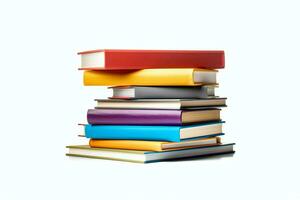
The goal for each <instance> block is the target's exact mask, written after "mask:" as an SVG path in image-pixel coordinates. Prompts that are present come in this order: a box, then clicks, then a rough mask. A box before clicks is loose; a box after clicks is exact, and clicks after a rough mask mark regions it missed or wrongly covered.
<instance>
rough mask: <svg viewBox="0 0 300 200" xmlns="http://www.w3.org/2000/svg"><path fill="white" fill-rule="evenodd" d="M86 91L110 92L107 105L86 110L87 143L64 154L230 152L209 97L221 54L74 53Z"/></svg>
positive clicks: (114, 156) (216, 103)
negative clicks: (106, 89)
mask: <svg viewBox="0 0 300 200" xmlns="http://www.w3.org/2000/svg"><path fill="white" fill-rule="evenodd" d="M79 55H80V56H81V68H80V69H82V70H84V75H83V81H84V85H85V86H110V89H112V90H113V95H112V97H110V98H109V99H96V102H97V105H96V107H95V108H94V109H89V110H88V111H87V122H88V124H84V136H85V137H86V138H88V139H89V144H88V145H74V146H67V148H68V149H69V152H68V153H67V155H68V156H79V157H88V158H100V159H111V160H122V161H132V162H142V163H148V162H155V161H163V160H172V159H178V158H187V157H196V156H208V155H215V154H224V153H233V152H234V150H233V145H234V143H225V144H224V143H222V142H221V136H223V135H224V133H223V131H222V126H223V123H224V121H222V119H221V117H220V112H221V108H222V107H224V106H226V98H220V97H218V96H216V95H215V88H216V87H218V83H217V78H216V76H217V73H218V71H217V69H221V68H224V65H225V64H224V63H225V59H224V51H199V50H197V51H195V50H94V51H85V52H80V53H79Z"/></svg>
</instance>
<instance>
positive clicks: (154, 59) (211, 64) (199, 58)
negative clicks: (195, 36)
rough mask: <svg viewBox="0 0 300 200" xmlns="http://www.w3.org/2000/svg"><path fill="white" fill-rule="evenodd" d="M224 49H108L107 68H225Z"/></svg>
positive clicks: (106, 54) (106, 55) (106, 56)
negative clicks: (186, 50) (156, 50)
mask: <svg viewBox="0 0 300 200" xmlns="http://www.w3.org/2000/svg"><path fill="white" fill-rule="evenodd" d="M224 65H225V59H224V51H202V52H180V51H177V52H155V51H154V52H150V51H144V52H130V51H122V52H118V51H106V52H105V68H106V69H148V68H179V67H181V66H183V67H184V68H204V69H221V68H224Z"/></svg>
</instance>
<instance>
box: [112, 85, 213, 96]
mask: <svg viewBox="0 0 300 200" xmlns="http://www.w3.org/2000/svg"><path fill="white" fill-rule="evenodd" d="M215 87H216V85H205V86H185V87H182V86H177V87H176V86H171V87H168V86H147V87H143V86H127V87H126V86H119V87H112V90H113V96H112V97H111V98H113V99H193V98H216V96H215Z"/></svg>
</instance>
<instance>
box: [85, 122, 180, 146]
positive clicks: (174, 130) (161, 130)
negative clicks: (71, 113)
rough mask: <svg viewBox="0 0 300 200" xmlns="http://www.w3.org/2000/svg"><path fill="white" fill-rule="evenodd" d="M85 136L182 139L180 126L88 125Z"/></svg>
mask: <svg viewBox="0 0 300 200" xmlns="http://www.w3.org/2000/svg"><path fill="white" fill-rule="evenodd" d="M85 136H86V137H87V138H91V139H120V140H155V141H169V142H179V141H180V127H179V126H125V125H86V126H85Z"/></svg>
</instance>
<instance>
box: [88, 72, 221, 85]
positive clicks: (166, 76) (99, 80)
mask: <svg viewBox="0 0 300 200" xmlns="http://www.w3.org/2000/svg"><path fill="white" fill-rule="evenodd" d="M216 74H217V71H215V70H205V69H182V68H178V69H142V70H135V71H124V70H123V71H120V70H118V71H116V70H115V71H105V70H103V71H84V74H83V82H84V85H86V86H129V85H136V86H193V85H204V84H216V81H217V80H216Z"/></svg>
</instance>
